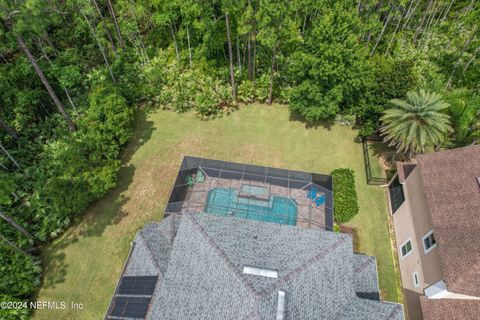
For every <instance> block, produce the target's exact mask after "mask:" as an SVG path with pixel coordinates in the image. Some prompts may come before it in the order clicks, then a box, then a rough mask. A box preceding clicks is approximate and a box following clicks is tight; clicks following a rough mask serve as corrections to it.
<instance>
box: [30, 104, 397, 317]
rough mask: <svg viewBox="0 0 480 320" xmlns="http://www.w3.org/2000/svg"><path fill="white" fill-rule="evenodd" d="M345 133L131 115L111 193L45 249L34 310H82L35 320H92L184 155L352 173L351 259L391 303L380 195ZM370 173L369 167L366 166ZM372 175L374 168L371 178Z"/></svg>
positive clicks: (272, 121)
mask: <svg viewBox="0 0 480 320" xmlns="http://www.w3.org/2000/svg"><path fill="white" fill-rule="evenodd" d="M355 137H356V132H355V131H353V130H352V129H350V128H348V127H342V126H335V125H332V126H327V125H321V124H319V125H318V126H316V127H309V128H307V127H306V125H305V123H302V122H301V121H298V120H295V119H294V118H291V117H290V116H289V112H288V110H287V108H286V107H284V106H265V105H250V106H244V107H241V108H240V109H239V110H238V111H235V112H233V113H232V114H230V115H228V116H225V117H223V118H220V119H216V120H211V121H208V122H204V121H200V120H198V119H197V118H196V116H195V115H194V114H193V113H187V114H182V115H179V114H176V113H173V112H169V111H161V110H158V111H152V112H151V113H147V112H146V111H141V112H139V114H138V116H137V121H136V133H135V135H134V137H133V138H132V141H131V142H130V144H129V145H128V147H127V149H126V151H125V152H124V155H123V158H122V161H123V166H122V169H121V171H120V174H119V181H118V186H117V187H116V188H115V189H114V190H112V191H111V192H110V193H109V194H108V195H106V196H105V197H104V198H102V199H101V200H99V201H97V202H96V203H94V204H93V205H92V206H91V207H90V208H89V209H88V211H87V213H86V214H85V215H84V216H82V217H79V218H78V219H77V220H78V221H77V222H76V223H75V224H74V226H72V227H71V228H70V229H68V230H67V232H66V233H65V234H64V235H63V236H62V237H60V238H59V239H57V240H56V241H55V242H53V243H52V244H50V245H49V246H48V247H47V248H45V250H44V253H43V261H44V267H45V276H44V282H43V285H42V288H41V289H40V291H39V293H38V298H37V299H38V300H41V301H65V302H67V304H70V302H74V303H82V304H83V309H82V310H72V309H66V310H55V311H51V310H39V311H37V312H35V314H34V317H33V318H34V319H37V320H38V319H100V318H101V317H102V316H103V315H104V313H105V311H106V308H107V306H108V303H109V300H110V298H111V295H112V293H113V291H114V288H115V286H116V283H117V280H118V278H119V276H120V274H121V271H122V268H123V263H124V261H125V259H126V257H127V254H128V251H129V248H130V241H132V240H133V238H134V236H135V233H136V232H137V231H138V230H139V229H140V228H141V227H142V226H143V225H144V224H145V223H146V222H148V221H159V220H160V219H161V218H162V215H163V210H164V208H165V204H166V201H167V199H168V196H169V193H170V190H171V188H172V185H173V183H174V179H175V177H176V173H177V171H178V168H179V166H180V162H181V160H182V157H183V156H184V155H193V156H201V157H209V158H216V159H223V160H229V161H236V162H244V163H252V164H258V165H266V166H273V167H281V168H288V169H296V170H305V171H310V172H319V173H329V172H330V171H331V170H333V169H335V168H339V167H345V168H352V169H354V170H355V173H356V184H357V188H358V189H357V192H358V200H359V205H360V213H359V214H358V215H357V216H356V217H355V218H354V219H353V220H352V221H351V222H349V223H348V227H350V228H354V229H355V231H354V233H355V234H356V236H355V239H356V241H355V246H356V250H357V251H359V252H364V253H366V254H370V255H375V256H376V257H377V261H378V272H379V279H380V288H381V293H382V297H383V298H384V299H386V300H390V301H399V299H400V295H399V294H398V292H399V290H398V287H397V285H396V281H397V279H398V275H397V274H395V271H394V267H393V261H394V260H393V256H392V252H391V248H390V241H389V233H388V226H387V203H386V198H385V194H384V190H383V189H381V188H380V187H378V186H367V184H366V178H365V171H364V162H363V155H362V146H361V144H360V143H356V142H355ZM372 165H374V166H377V167H378V162H376V161H374V163H373V164H372ZM377 169H378V168H377Z"/></svg>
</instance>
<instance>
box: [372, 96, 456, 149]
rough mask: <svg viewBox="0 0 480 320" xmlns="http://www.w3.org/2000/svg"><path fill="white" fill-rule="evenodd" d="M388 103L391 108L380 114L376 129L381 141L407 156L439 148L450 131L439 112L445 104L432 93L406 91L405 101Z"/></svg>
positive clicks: (445, 116)
mask: <svg viewBox="0 0 480 320" xmlns="http://www.w3.org/2000/svg"><path fill="white" fill-rule="evenodd" d="M390 103H391V104H392V105H394V106H395V108H391V109H388V110H386V111H385V112H384V115H383V117H382V118H381V121H382V124H383V125H382V127H381V128H380V130H381V132H382V133H383V135H384V140H385V142H387V143H389V145H390V146H395V147H396V148H397V151H398V152H400V153H404V154H406V155H407V156H408V157H410V156H412V155H414V154H418V153H424V152H425V151H427V149H428V148H431V147H438V146H440V144H441V143H442V142H444V141H445V138H446V135H447V134H448V133H449V132H451V131H452V128H451V126H450V120H449V118H450V117H449V116H448V115H447V114H445V113H443V112H442V111H444V110H445V109H447V108H448V106H449V105H448V103H446V102H444V101H443V100H442V98H441V97H440V96H439V95H437V94H435V93H429V92H426V91H424V90H420V92H413V91H410V92H408V93H407V98H406V100H399V99H392V100H390Z"/></svg>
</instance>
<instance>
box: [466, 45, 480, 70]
mask: <svg viewBox="0 0 480 320" xmlns="http://www.w3.org/2000/svg"><path fill="white" fill-rule="evenodd" d="M479 51H480V47H477V49H475V51H474V52H473V54H472V57H471V58H470V59H469V60H468V61H467V63H466V64H465V67H464V68H463V72H465V71H467V69H468V67H469V66H470V65H471V64H472V62H473V61H474V60H475V58H476V56H477V53H478V52H479Z"/></svg>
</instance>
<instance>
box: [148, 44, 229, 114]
mask: <svg viewBox="0 0 480 320" xmlns="http://www.w3.org/2000/svg"><path fill="white" fill-rule="evenodd" d="M167 60H168V59H166V57H165V56H164V55H163V53H162V52H160V53H159V55H158V56H157V57H156V58H155V59H154V60H153V61H152V64H151V65H150V66H149V67H148V68H147V69H146V72H145V77H146V83H147V85H146V87H147V88H146V90H147V92H148V93H149V95H150V97H149V98H150V99H151V100H152V101H154V103H155V105H158V106H160V107H162V108H166V109H170V110H173V111H175V112H179V113H182V112H186V111H189V110H192V109H193V110H195V112H196V113H197V114H198V115H199V116H200V117H201V118H202V119H209V118H213V117H216V116H218V115H219V114H221V112H222V111H223V110H224V109H226V108H229V107H231V106H233V99H232V97H231V90H230V88H229V87H228V86H227V85H226V84H225V83H224V82H222V81H220V80H218V79H216V78H214V77H212V76H209V75H208V74H207V73H205V72H203V71H202V70H200V69H196V68H183V67H181V66H179V65H178V63H176V62H171V63H169V62H167ZM159 75H161V76H159Z"/></svg>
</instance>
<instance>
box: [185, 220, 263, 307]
mask: <svg viewBox="0 0 480 320" xmlns="http://www.w3.org/2000/svg"><path fill="white" fill-rule="evenodd" d="M183 216H184V217H185V219H187V220H189V221H190V222H191V223H192V225H193V226H194V227H196V228H197V230H198V232H199V233H200V235H201V236H202V237H203V238H205V240H206V243H207V244H208V245H210V247H211V248H212V249H213V251H214V252H215V253H216V254H217V255H218V257H219V258H221V259H222V260H223V262H224V263H225V265H226V266H227V268H228V269H229V270H230V271H232V273H233V274H234V275H235V277H236V278H237V279H238V280H239V281H240V282H241V283H242V284H243V286H244V287H245V289H247V290H248V291H249V292H250V293H251V294H252V296H253V297H254V298H256V296H257V294H256V291H255V288H253V287H252V285H251V284H250V283H249V282H248V281H247V279H246V278H245V277H244V276H243V275H242V274H241V273H240V271H238V269H237V268H236V267H235V264H234V263H233V262H232V261H231V260H230V259H229V258H228V255H227V254H226V253H225V251H224V250H223V249H222V248H220V246H219V245H218V244H217V243H216V242H215V240H213V238H212V237H210V235H209V234H208V232H207V231H206V230H205V229H204V228H203V227H202V225H200V223H198V221H197V219H196V218H195V217H194V215H193V214H188V213H186V214H183Z"/></svg>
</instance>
